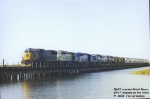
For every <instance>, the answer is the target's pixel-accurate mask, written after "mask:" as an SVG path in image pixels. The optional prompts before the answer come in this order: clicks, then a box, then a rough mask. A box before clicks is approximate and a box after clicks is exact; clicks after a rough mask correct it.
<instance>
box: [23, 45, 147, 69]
mask: <svg viewBox="0 0 150 99" xmlns="http://www.w3.org/2000/svg"><path fill="white" fill-rule="evenodd" d="M33 61H77V62H99V63H102V64H107V63H143V64H144V63H147V64H148V63H149V61H148V60H147V59H139V58H127V57H117V56H109V55H101V54H88V53H81V52H76V53H75V52H68V51H63V50H58V51H56V50H45V49H35V48H28V49H26V50H25V52H24V55H23V57H22V61H21V66H31V63H32V62H33Z"/></svg>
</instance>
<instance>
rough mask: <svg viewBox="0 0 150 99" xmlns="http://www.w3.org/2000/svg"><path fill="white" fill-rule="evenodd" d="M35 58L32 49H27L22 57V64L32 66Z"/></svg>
mask: <svg viewBox="0 0 150 99" xmlns="http://www.w3.org/2000/svg"><path fill="white" fill-rule="evenodd" d="M33 60H34V57H33V54H32V52H31V51H25V52H24V55H23V57H22V61H21V66H31V62H32V61H33Z"/></svg>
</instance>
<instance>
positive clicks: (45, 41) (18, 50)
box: [0, 0, 150, 63]
mask: <svg viewBox="0 0 150 99" xmlns="http://www.w3.org/2000/svg"><path fill="white" fill-rule="evenodd" d="M27 48H42V49H52V50H66V51H71V52H84V53H89V54H102V55H112V56H121V57H130V58H144V59H149V60H150V37H149V0H0V62H2V59H5V62H8V63H13V62H14V63H18V62H20V61H21V58H22V54H23V52H24V50H25V49H27Z"/></svg>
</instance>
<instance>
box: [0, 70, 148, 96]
mask: <svg viewBox="0 0 150 99" xmlns="http://www.w3.org/2000/svg"><path fill="white" fill-rule="evenodd" d="M144 68H146V67H144ZM144 68H134V69H124V70H114V71H105V72H96V73H84V74H78V75H68V76H53V77H45V78H36V79H30V80H22V81H7V82H6V81H5V82H1V83H0V97H1V98H0V99H117V98H116V97H114V95H118V94H114V92H115V91H114V88H121V89H129V88H130V89H131V88H144V89H149V90H148V92H149V91H150V75H133V74H129V72H131V71H134V70H141V69H144ZM116 92H117V91H116ZM118 92H120V91H118ZM127 95H128V94H127ZM138 95H140V94H138ZM124 97H126V95H124ZM145 98H150V94H145ZM120 99H124V98H120ZM130 99H131V98H130ZM136 99H137V98H136Z"/></svg>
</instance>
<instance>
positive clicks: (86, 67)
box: [0, 61, 148, 80]
mask: <svg viewBox="0 0 150 99" xmlns="http://www.w3.org/2000/svg"><path fill="white" fill-rule="evenodd" d="M144 66H148V64H142V63H138V64H134V63H132V64H131V63H128V64H127V63H119V64H117V63H107V64H106V63H99V62H75V61H67V62H60V61H46V62H38V61H34V62H32V65H31V66H23V67H21V66H19V65H18V67H0V80H13V79H16V80H20V79H32V78H36V77H46V76H53V75H69V74H78V73H86V72H97V71H106V70H117V69H125V68H137V67H144Z"/></svg>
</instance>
